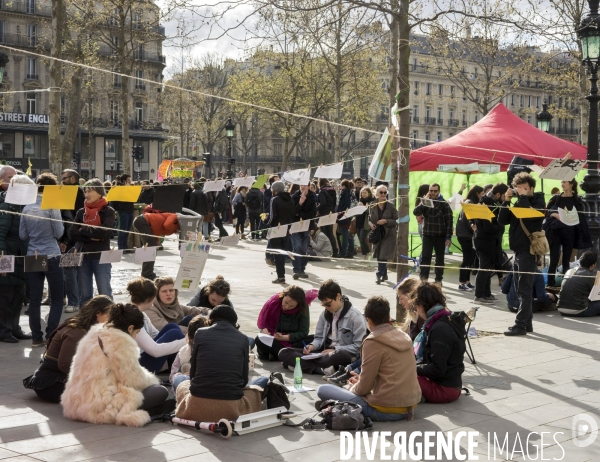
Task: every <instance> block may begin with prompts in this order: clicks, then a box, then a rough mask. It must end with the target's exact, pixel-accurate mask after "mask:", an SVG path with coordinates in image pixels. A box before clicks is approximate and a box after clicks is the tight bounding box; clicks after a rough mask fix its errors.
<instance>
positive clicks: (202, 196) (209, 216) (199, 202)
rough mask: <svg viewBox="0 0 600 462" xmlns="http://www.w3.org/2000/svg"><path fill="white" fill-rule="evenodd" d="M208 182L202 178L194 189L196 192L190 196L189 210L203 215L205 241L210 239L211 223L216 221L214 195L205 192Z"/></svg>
mask: <svg viewBox="0 0 600 462" xmlns="http://www.w3.org/2000/svg"><path fill="white" fill-rule="evenodd" d="M205 182H206V180H205V179H204V178H200V180H198V182H197V183H196V185H195V187H194V192H192V194H191V196H190V203H189V209H190V210H193V211H194V212H196V213H198V214H200V215H202V235H203V236H204V238H205V239H208V238H209V237H210V223H211V222H212V220H213V219H214V214H213V213H212V211H213V194H212V193H211V192H208V193H207V192H205V191H204V183H205Z"/></svg>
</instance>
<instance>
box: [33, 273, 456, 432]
mask: <svg viewBox="0 0 600 462" xmlns="http://www.w3.org/2000/svg"><path fill="white" fill-rule="evenodd" d="M127 290H128V292H129V295H130V299H131V303H114V302H113V301H112V300H111V299H110V298H109V297H107V296H104V295H99V296H96V297H94V298H93V299H92V300H90V301H89V302H88V303H87V304H86V305H85V306H84V307H82V308H81V310H80V311H79V312H78V313H77V314H76V315H75V316H73V317H72V318H70V319H68V320H66V321H65V322H64V323H62V324H61V325H60V326H59V327H58V328H57V329H56V330H55V331H54V332H53V333H52V335H51V336H50V339H49V341H48V346H47V348H46V351H45V353H44V355H43V358H42V361H41V363H40V366H39V367H38V369H37V370H36V371H35V373H34V374H33V375H32V376H30V377H28V378H26V379H25V380H24V385H25V387H26V388H30V389H33V390H34V391H35V392H36V393H37V395H38V396H39V397H40V398H42V399H44V400H46V401H50V402H55V403H59V402H60V403H61V404H62V406H63V413H64V415H65V416H66V417H69V418H72V419H75V420H81V421H85V422H91V423H102V424H109V423H110V424H117V425H128V426H142V425H144V424H146V423H148V422H149V421H150V416H151V415H156V414H162V413H164V412H169V411H172V410H173V409H175V407H176V415H177V416H178V417H180V418H184V419H188V420H195V421H217V420H220V419H230V420H235V419H236V418H237V417H239V416H240V415H244V414H248V413H252V412H257V411H259V410H261V409H262V407H263V399H264V397H265V394H266V393H265V388H266V387H267V384H268V378H267V377H258V378H257V379H255V380H253V381H252V382H250V380H249V368H250V366H249V357H250V356H249V355H250V350H251V349H252V348H253V346H254V344H256V349H257V353H258V357H259V359H262V360H263V361H268V360H271V361H275V360H278V361H281V362H282V365H283V367H285V368H287V369H290V370H293V366H294V365H295V363H296V358H301V357H302V356H305V355H308V354H313V355H312V356H315V358H313V359H300V364H301V366H302V369H303V371H304V372H307V373H312V374H321V375H323V376H324V379H326V380H327V381H328V382H329V384H327V385H322V386H321V387H319V389H318V392H317V394H318V396H319V399H321V400H326V399H338V400H345V401H353V402H355V403H358V404H360V405H361V406H362V408H363V413H364V414H365V415H366V416H369V417H371V418H372V419H373V420H377V421H388V420H399V419H403V418H406V417H407V415H409V413H411V412H412V410H413V409H414V408H415V406H416V405H417V404H418V403H419V402H423V401H429V402H434V403H443V402H451V401H454V400H456V399H458V397H459V396H460V393H461V389H462V382H461V375H462V372H463V371H464V364H463V355H464V352H465V343H464V329H463V331H460V329H458V328H457V327H456V325H455V323H453V322H452V320H451V316H450V315H451V313H450V311H448V309H447V308H446V300H445V297H444V295H443V294H442V292H441V290H440V288H439V287H437V286H436V285H434V284H429V283H427V282H421V283H419V282H418V281H417V280H415V279H406V280H405V281H403V283H402V284H400V286H399V287H398V289H397V291H398V296H399V298H400V302H401V303H402V304H403V305H404V306H405V307H406V308H407V309H408V312H409V313H410V319H409V321H408V322H406V323H405V324H404V325H402V326H395V325H394V324H393V323H392V321H391V318H390V305H389V303H388V301H387V300H386V299H385V298H383V297H381V296H376V297H371V298H370V299H369V300H368V301H367V304H366V306H365V309H364V315H363V313H361V312H360V311H359V310H358V309H357V308H355V307H353V306H352V303H351V302H350V300H349V299H348V298H347V297H346V296H344V295H343V294H342V290H341V288H340V286H339V285H338V284H337V283H336V282H335V281H333V280H327V281H325V282H324V283H323V284H322V285H321V287H320V288H319V289H318V290H316V289H312V290H309V291H306V292H305V291H304V290H303V289H301V288H300V287H297V286H290V287H287V288H286V289H285V290H283V291H282V292H280V293H277V294H275V295H273V296H272V297H271V298H270V299H269V300H268V301H267V302H266V303H265V304H264V306H263V308H262V310H261V312H260V314H259V317H258V322H257V325H258V328H259V329H260V331H261V332H262V333H264V334H269V335H272V336H273V342H272V344H271V345H267V344H266V343H270V342H266V343H264V342H263V341H261V339H260V338H259V337H258V336H257V337H256V339H252V338H249V337H248V336H246V335H244V334H243V333H241V332H240V331H239V325H238V323H237V319H238V318H237V314H236V312H235V310H234V309H233V306H232V304H231V302H230V301H229V299H228V298H227V297H228V295H229V292H230V286H229V284H228V283H227V282H226V281H225V280H224V279H223V278H222V277H220V276H219V277H217V278H216V279H215V280H213V281H211V282H210V283H209V284H207V285H206V286H205V287H203V288H201V289H200V290H199V292H198V294H197V295H196V296H195V297H194V298H193V299H192V301H191V302H190V304H189V305H181V304H180V303H179V301H178V292H177V290H176V289H175V288H174V283H173V280H172V279H171V278H158V279H156V280H155V281H154V282H152V281H150V280H148V279H144V278H137V279H134V280H132V281H131V282H130V283H129V284H128V286H127ZM316 298H318V300H319V301H320V303H321V305H322V306H323V307H324V310H323V312H321V314H320V315H319V319H318V321H317V327H316V330H315V333H314V335H309V326H310V312H309V305H310V304H311V302H312V301H314V300H315V299H316ZM367 329H368V330H367ZM140 350H141V356H140ZM316 353H318V355H317V354H316ZM166 368H169V369H170V381H171V384H172V389H173V393H174V395H175V400H173V399H169V392H170V390H168V389H167V388H166V387H165V386H163V384H161V382H160V381H159V379H158V378H157V377H156V375H155V373H158V372H160V371H162V370H166ZM336 385H338V386H336ZM340 386H343V388H341V387H340Z"/></svg>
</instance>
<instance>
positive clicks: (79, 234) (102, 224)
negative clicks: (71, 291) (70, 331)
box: [52, 178, 116, 306]
mask: <svg viewBox="0 0 600 462" xmlns="http://www.w3.org/2000/svg"><path fill="white" fill-rule="evenodd" d="M83 194H84V195H85V202H84V208H82V209H80V210H78V211H77V215H75V223H78V224H75V225H73V226H71V228H70V229H69V237H70V238H71V240H72V241H73V243H74V248H75V249H77V251H78V252H93V253H88V254H85V255H84V256H83V260H82V262H81V266H80V267H79V268H78V269H77V275H78V278H79V290H80V291H81V299H80V300H79V303H80V305H81V306H83V305H85V304H86V303H87V302H89V301H90V300H91V299H92V297H93V296H94V286H93V280H94V279H95V280H96V287H97V288H98V294H99V295H107V296H109V297H110V298H112V289H111V286H110V272H111V269H112V265H111V264H110V263H106V264H102V265H101V264H100V252H102V251H104V250H110V236H111V235H112V230H113V228H114V227H115V220H116V213H115V210H114V209H113V208H112V207H110V206H109V205H108V202H106V199H105V196H106V192H105V190H104V185H103V184H102V181H100V180H99V179H98V178H94V179H92V180H89V181H88V182H87V183H85V185H83ZM52 296H53V297H54V294H53V295H52Z"/></svg>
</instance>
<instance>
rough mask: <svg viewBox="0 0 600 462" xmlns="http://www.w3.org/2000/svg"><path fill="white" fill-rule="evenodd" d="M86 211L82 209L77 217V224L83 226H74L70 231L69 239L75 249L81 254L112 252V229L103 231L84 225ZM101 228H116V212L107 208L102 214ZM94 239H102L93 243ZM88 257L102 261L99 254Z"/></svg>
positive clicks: (100, 213)
mask: <svg viewBox="0 0 600 462" xmlns="http://www.w3.org/2000/svg"><path fill="white" fill-rule="evenodd" d="M84 212H85V209H81V210H79V211H78V212H77V215H76V216H75V223H81V224H82V225H72V226H71V228H70V229H69V237H70V238H71V240H72V241H73V244H74V246H75V248H76V249H77V250H78V251H79V252H101V251H104V250H110V236H111V235H112V233H113V232H112V229H101V228H91V227H89V226H85V225H83V214H84ZM98 215H100V226H104V227H106V228H114V227H115V210H114V209H113V208H112V207H110V206H108V205H107V206H106V207H104V208H103V209H102V210H100V212H98ZM92 239H100V240H99V241H92ZM87 257H89V258H93V259H100V254H99V253H94V254H91V255H88V256H87Z"/></svg>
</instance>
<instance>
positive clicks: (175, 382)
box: [173, 374, 190, 393]
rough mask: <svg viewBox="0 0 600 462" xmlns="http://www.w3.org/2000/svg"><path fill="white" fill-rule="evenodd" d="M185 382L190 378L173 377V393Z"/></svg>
mask: <svg viewBox="0 0 600 462" xmlns="http://www.w3.org/2000/svg"><path fill="white" fill-rule="evenodd" d="M186 380H190V376H189V375H186V374H179V375H177V376H175V377H173V393H175V392H176V391H177V387H178V386H179V384H180V383H181V382H185V381H186Z"/></svg>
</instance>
